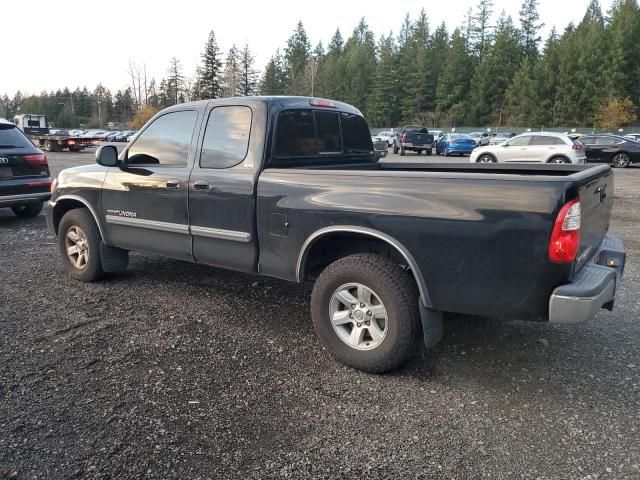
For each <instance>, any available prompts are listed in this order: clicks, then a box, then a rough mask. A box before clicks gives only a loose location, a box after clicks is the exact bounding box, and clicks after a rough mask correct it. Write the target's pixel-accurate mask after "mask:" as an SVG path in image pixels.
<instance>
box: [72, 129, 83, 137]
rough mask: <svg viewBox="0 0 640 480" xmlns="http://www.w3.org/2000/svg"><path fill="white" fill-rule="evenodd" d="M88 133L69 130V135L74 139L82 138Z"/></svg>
mask: <svg viewBox="0 0 640 480" xmlns="http://www.w3.org/2000/svg"><path fill="white" fill-rule="evenodd" d="M86 132H87V131H86V130H80V129H74V130H69V135H70V136H72V137H80V136H82V135H84V134H85V133H86Z"/></svg>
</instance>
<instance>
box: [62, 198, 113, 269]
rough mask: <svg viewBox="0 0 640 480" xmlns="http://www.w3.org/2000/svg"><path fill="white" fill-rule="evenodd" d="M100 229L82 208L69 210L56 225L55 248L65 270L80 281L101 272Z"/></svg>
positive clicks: (89, 214)
mask: <svg viewBox="0 0 640 480" xmlns="http://www.w3.org/2000/svg"><path fill="white" fill-rule="evenodd" d="M100 240H101V239H100V231H99V230H98V226H97V225H96V222H95V221H94V219H93V217H92V216H91V213H89V211H88V210H87V209H85V208H76V209H73V210H69V211H68V212H67V213H65V214H64V216H63V217H62V220H60V225H59V226H58V249H59V250H60V255H61V256H62V263H63V264H64V267H65V269H66V270H67V273H68V274H69V275H70V276H71V277H73V278H75V279H76V280H81V281H83V282H93V281H95V280H99V279H100V278H102V277H103V276H104V270H103V269H102V259H101V258H100Z"/></svg>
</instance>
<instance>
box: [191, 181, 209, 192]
mask: <svg viewBox="0 0 640 480" xmlns="http://www.w3.org/2000/svg"><path fill="white" fill-rule="evenodd" d="M193 188H195V189H196V190H208V189H209V182H208V181H206V180H196V181H195V182H193Z"/></svg>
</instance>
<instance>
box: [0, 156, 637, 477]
mask: <svg viewBox="0 0 640 480" xmlns="http://www.w3.org/2000/svg"><path fill="white" fill-rule="evenodd" d="M49 159H50V164H51V166H52V169H53V171H54V172H57V171H59V170H60V169H61V168H64V167H68V166H71V165H79V164H83V163H89V162H91V161H93V155H92V152H86V153H79V154H70V153H57V154H55V153H54V154H50V155H49ZM616 182H617V186H616V206H615V212H614V218H613V223H612V232H613V233H615V234H617V235H619V236H621V237H622V238H623V239H624V241H625V243H626V246H627V250H628V254H629V259H628V264H627V271H626V276H625V281H624V283H623V285H622V287H621V289H620V291H619V294H618V303H617V305H616V309H615V311H614V312H613V313H608V312H603V313H601V314H599V315H598V318H597V319H596V320H595V321H593V322H591V323H588V324H585V325H578V326H550V325H546V324H536V323H525V322H518V321H513V322H499V321H494V320H489V319H478V318H469V317H451V318H448V319H447V322H446V331H445V337H444V341H443V342H442V343H441V344H440V345H439V346H438V347H437V348H436V349H435V350H434V351H433V352H428V353H427V352H423V353H422V354H420V355H419V356H418V357H417V358H416V359H415V360H414V361H413V362H412V363H411V364H409V365H408V366H407V367H406V368H404V369H402V370H399V371H396V372H395V373H392V374H389V375H384V376H372V375H366V374H363V373H361V372H358V371H355V370H351V369H349V368H346V367H343V366H341V365H339V364H336V363H335V362H334V361H333V360H332V359H331V357H330V356H329V354H328V353H327V352H326V351H325V350H324V349H323V348H322V347H321V346H320V344H319V343H318V342H317V341H316V338H315V335H314V333H313V329H312V325H311V320H310V317H309V305H308V295H309V291H308V289H307V288H305V287H301V286H298V285H295V284H288V283H284V282H280V281H277V280H272V279H268V278H263V277H257V276H250V275H242V274H237V273H230V272H225V271H222V270H217V269H213V268H209V267H202V266H197V265H191V264H188V263H182V262H178V261H173V260H168V259H164V258H160V257H154V256H149V255H142V254H133V255H132V256H131V265H130V268H129V270H128V272H127V273H126V274H124V275H117V276H114V277H113V278H111V279H110V280H107V281H104V282H101V283H96V284H83V283H78V282H75V281H72V280H70V279H69V278H68V277H67V276H66V275H65V274H64V273H63V271H62V267H61V264H60V261H59V259H58V255H57V252H56V248H55V245H54V239H53V238H51V237H48V236H47V233H46V226H45V219H44V216H39V217H38V218H36V219H33V220H21V219H18V218H16V217H13V216H12V214H11V212H10V211H7V210H0V252H1V253H0V278H1V280H2V281H1V282H0V328H1V332H2V335H1V336H0V478H41V479H58V478H60V479H62V478H65V479H66V478H116V477H117V478H134V477H135V478H142V477H145V478H163V479H166V478H190V479H191V478H193V479H198V478H212V479H220V478H311V477H313V478H365V477H366V478H369V479H376V478H403V479H404V478H456V479H462V478H504V479H513V478H537V479H587V478H590V479H596V478H597V479H609V478H633V479H640V466H639V464H640V430H639V429H640V358H639V356H638V346H639V345H640V325H639V324H638V313H639V312H638V310H639V306H638V300H637V297H636V296H635V293H636V292H637V287H636V285H637V283H638V280H639V279H638V276H639V271H638V264H639V262H638V260H639V258H638V256H639V254H640V243H639V239H638V228H639V226H640V194H639V189H638V185H639V184H640V168H632V169H628V170H625V171H617V172H616Z"/></svg>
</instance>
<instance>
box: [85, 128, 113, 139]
mask: <svg viewBox="0 0 640 480" xmlns="http://www.w3.org/2000/svg"><path fill="white" fill-rule="evenodd" d="M109 133H110V132H109V131H108V130H87V131H86V132H85V133H83V134H82V135H81V137H83V138H91V139H92V140H95V141H103V140H105V139H106V138H107V135H109Z"/></svg>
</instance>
